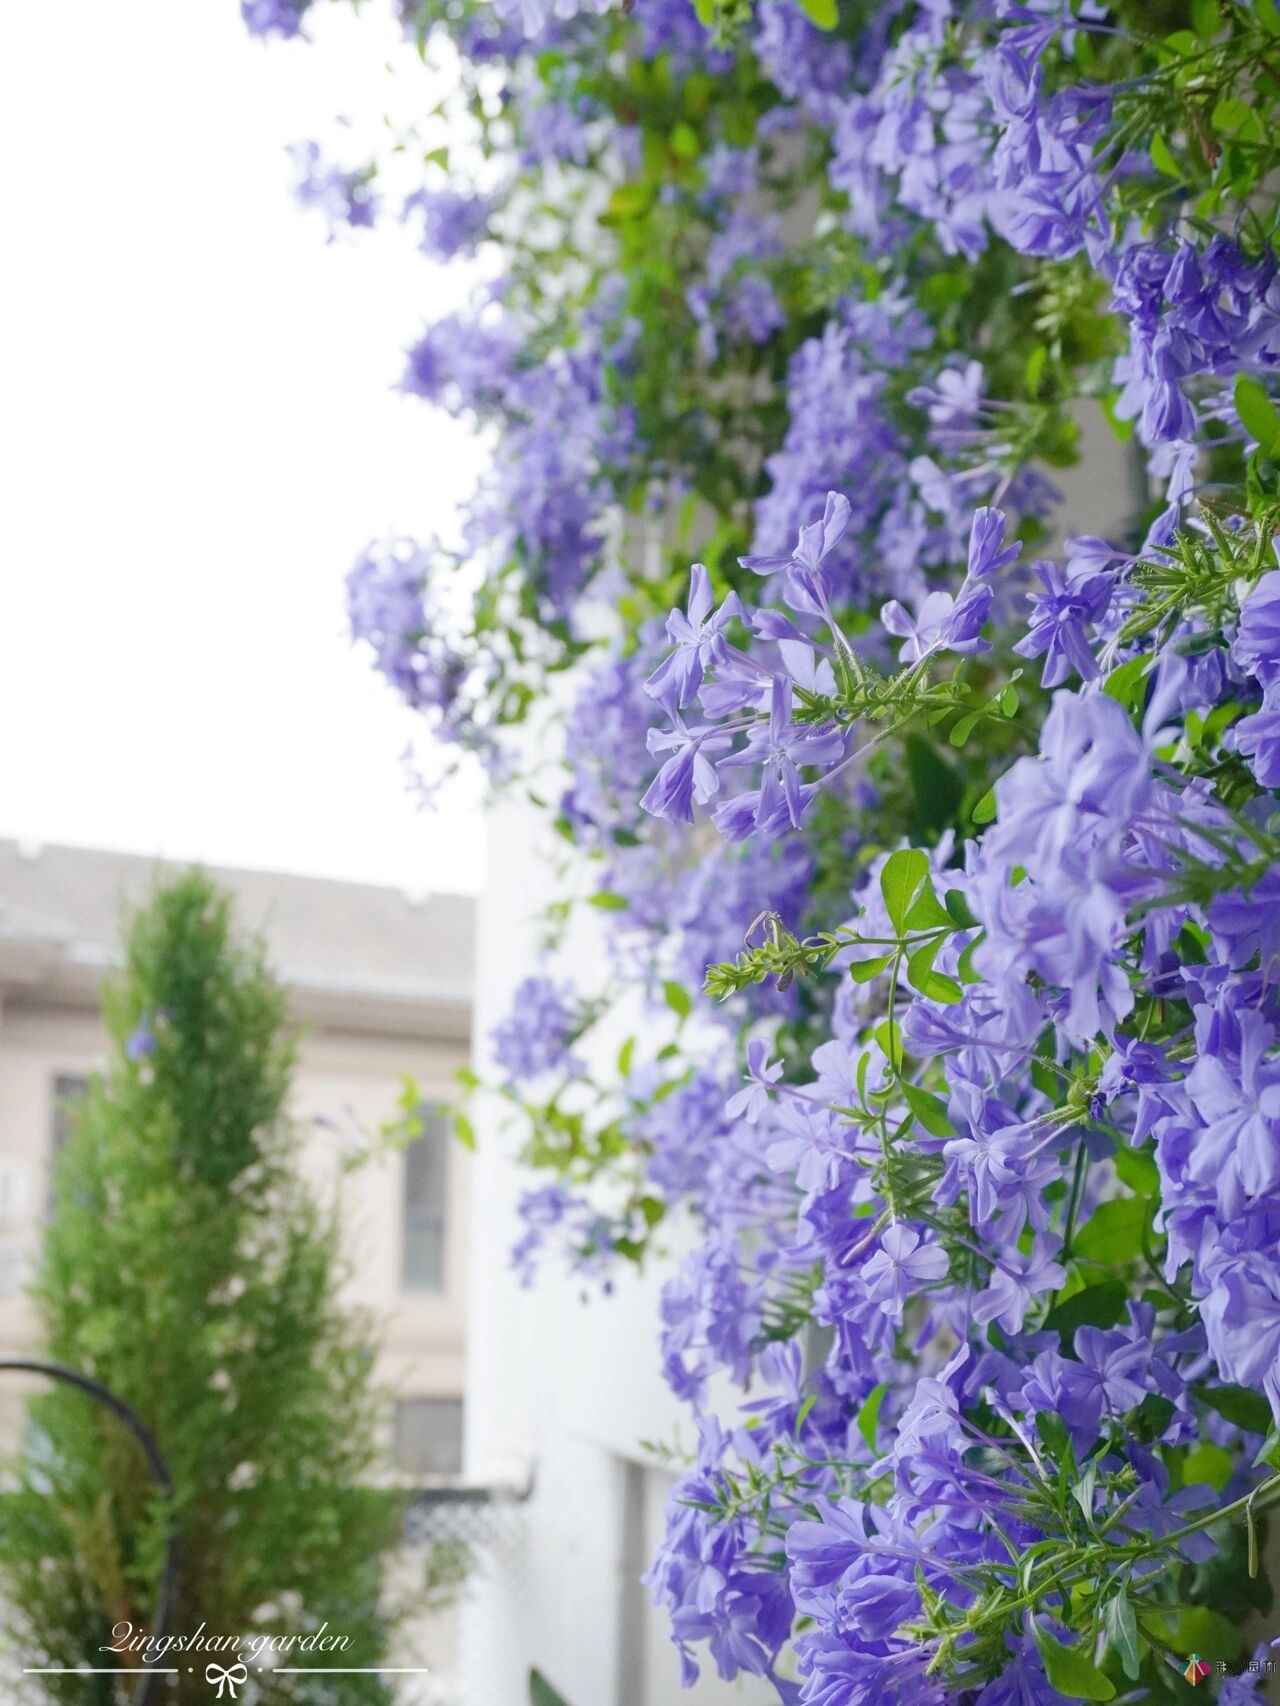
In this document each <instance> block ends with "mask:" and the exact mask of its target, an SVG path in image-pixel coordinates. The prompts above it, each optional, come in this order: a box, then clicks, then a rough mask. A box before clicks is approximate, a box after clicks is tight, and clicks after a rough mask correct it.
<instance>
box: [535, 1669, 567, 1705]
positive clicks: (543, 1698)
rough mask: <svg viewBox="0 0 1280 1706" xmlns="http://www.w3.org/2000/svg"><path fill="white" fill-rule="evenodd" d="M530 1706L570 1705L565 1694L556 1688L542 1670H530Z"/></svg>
mask: <svg viewBox="0 0 1280 1706" xmlns="http://www.w3.org/2000/svg"><path fill="white" fill-rule="evenodd" d="M529 1706H568V1702H567V1701H566V1699H565V1697H564V1695H563V1694H557V1693H556V1691H555V1689H554V1688H552V1686H551V1684H550V1683H549V1682H548V1681H547V1679H546V1677H545V1676H543V1674H542V1672H541V1671H540V1670H531V1671H530V1672H529Z"/></svg>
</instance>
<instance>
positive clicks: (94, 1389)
mask: <svg viewBox="0 0 1280 1706" xmlns="http://www.w3.org/2000/svg"><path fill="white" fill-rule="evenodd" d="M4 1373H12V1374H39V1375H42V1376H43V1377H44V1378H45V1379H46V1380H60V1381H62V1383H63V1384H64V1385H66V1386H74V1387H75V1388H76V1389H77V1391H80V1392H83V1393H84V1394H85V1396H86V1397H88V1398H92V1399H93V1401H94V1402H95V1403H96V1404H101V1406H102V1407H103V1409H104V1410H110V1412H111V1414H112V1415H113V1416H115V1417H116V1419H117V1420H118V1421H120V1422H122V1423H123V1425H124V1426H125V1427H126V1428H127V1429H128V1431H129V1432H130V1433H131V1434H132V1435H133V1437H134V1439H136V1440H137V1442H138V1444H139V1446H140V1447H141V1448H142V1455H143V1456H144V1457H145V1458H146V1460H147V1468H148V1470H149V1471H150V1473H151V1479H152V1480H153V1481H154V1482H155V1484H156V1486H157V1487H158V1488H159V1490H160V1492H161V1493H163V1494H164V1496H165V1499H166V1501H167V1503H168V1506H169V1519H168V1535H167V1537H166V1541H165V1554H164V1568H163V1569H162V1570H161V1572H160V1581H159V1584H158V1587H157V1590H156V1607H155V1613H154V1616H153V1617H152V1626H151V1636H152V1639H153V1640H160V1639H162V1638H163V1637H164V1636H165V1635H167V1634H168V1633H169V1626H170V1624H171V1622H172V1621H173V1611H174V1605H175V1603H176V1601H177V1596H178V1529H177V1522H176V1519H175V1517H174V1515H173V1476H172V1475H171V1474H170V1472H169V1465H168V1463H167V1462H166V1461H165V1457H164V1453H163V1452H162V1451H161V1450H160V1447H159V1446H158V1445H157V1444H156V1438H155V1435H154V1434H153V1433H152V1432H151V1429H150V1428H149V1427H148V1426H147V1425H146V1423H145V1422H144V1421H143V1420H142V1418H141V1417H140V1416H139V1415H137V1414H136V1412H135V1411H133V1410H132V1409H131V1408H130V1407H129V1405H128V1404H126V1403H125V1401H124V1399H123V1398H119V1397H117V1396H116V1394H115V1393H114V1392H113V1391H112V1390H111V1389H110V1387H108V1386H104V1385H103V1384H102V1382H101V1381H99V1380H94V1379H92V1378H91V1377H90V1376H89V1375H87V1374H79V1373H77V1371H76V1370H75V1369H73V1368H63V1367H62V1366H61V1365H60V1364H59V1363H56V1362H42V1361H40V1360H39V1359H38V1358H35V1357H0V1374H4ZM121 1674H122V1675H124V1674H126V1673H124V1672H122V1673H121ZM158 1683H159V1676H158V1674H157V1672H155V1671H153V1670H149V1669H146V1668H145V1667H144V1669H143V1671H142V1680H141V1682H140V1684H139V1687H138V1692H137V1693H136V1694H135V1695H134V1696H133V1700H132V1706H153V1702H154V1701H155V1700H156V1698H157V1696H156V1687H157V1685H158Z"/></svg>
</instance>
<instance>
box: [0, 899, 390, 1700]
mask: <svg viewBox="0 0 1280 1706" xmlns="http://www.w3.org/2000/svg"><path fill="white" fill-rule="evenodd" d="M105 1010H106V1020H107V1025H108V1029H109V1032H110V1037H111V1060H110V1065H109V1067H108V1069H107V1071H106V1072H105V1074H103V1075H102V1076H100V1077H98V1078H96V1079H95V1080H94V1082H93V1083H92V1085H91V1087H90V1089H89V1091H88V1093H87V1095H86V1097H85V1098H84V1100H83V1102H82V1103H81V1104H80V1106H79V1108H78V1110H77V1113H76V1116H75V1119H74V1128H73V1134H72V1137H71V1139H70V1141H69V1142H68V1144H67V1145H66V1147H65V1149H64V1150H63V1152H62V1154H61V1156H60V1157H59V1163H58V1166H57V1173H56V1203H55V1207H54V1211H53V1215H52V1220H51V1224H50V1226H49V1228H48V1235H47V1240H46V1243H45V1247H44V1253H43V1258H42V1262H41V1265H40V1269H39V1272H38V1278H37V1281H36V1285H35V1292H34V1295H35V1299H36V1303H37V1307H38V1311H39V1319H40V1325H41V1329H42V1334H43V1339H44V1346H45V1354H47V1355H48V1356H49V1357H51V1358H52V1359H53V1360H55V1361H57V1362H60V1363H64V1364H66V1365H69V1366H70V1367H72V1368H74V1369H77V1370H79V1371H81V1372H83V1373H86V1374H89V1375H91V1376H93V1377H95V1378H96V1379H98V1380H100V1381H102V1382H103V1383H104V1384H105V1385H107V1386H109V1387H110V1388H111V1389H112V1390H113V1391H114V1392H115V1393H117V1394H118V1395H119V1396H120V1397H121V1398H122V1399H124V1400H125V1402H126V1403H128V1404H129V1405H131V1406H132V1407H133V1409H134V1410H135V1411H136V1412H137V1413H138V1415H139V1416H140V1417H141V1418H142V1420H143V1421H144V1422H145V1423H146V1424H147V1425H148V1426H149V1427H150V1429H151V1430H152V1432H153V1433H154V1435H155V1437H156V1439H157V1441H158V1442H159V1445H160V1447H161V1449H162V1451H163V1452H164V1454H165V1456H166V1457H167V1459H168V1461H169V1465H170V1467H171V1470H172V1474H173V1479H174V1485H175V1502H174V1511H173V1515H174V1517H175V1518H176V1523H177V1528H178V1532H179V1536H180V1544H181V1564H180V1571H179V1587H178V1599H177V1612H176V1616H175V1619H174V1632H175V1633H176V1634H178V1635H184V1636H192V1635H194V1634H195V1632H196V1631H197V1630H198V1629H199V1627H200V1626H201V1624H203V1625H205V1630H206V1634H207V1635H220V1636H223V1635H225V1636H234V1635H240V1636H243V1637H246V1638H248V1637H252V1636H253V1635H254V1634H255V1633H260V1632H264V1631H270V1632H275V1633H279V1634H285V1635H290V1634H291V1635H294V1636H296V1637H301V1636H305V1635H307V1634H308V1633H312V1632H314V1631H315V1630H317V1629H319V1628H320V1627H321V1626H322V1625H324V1624H326V1623H327V1624H328V1633H329V1634H331V1635H336V1636H344V1637H346V1639H347V1642H348V1645H347V1646H346V1647H345V1649H343V1650H342V1651H341V1653H340V1654H334V1653H329V1654H327V1655H326V1654H322V1653H318V1652H313V1653H311V1654H309V1655H302V1654H294V1655H291V1656H290V1658H288V1659H287V1660H282V1661H281V1662H282V1663H288V1664H291V1665H308V1664H311V1665H315V1666H320V1665H344V1666H352V1667H357V1666H373V1665H377V1664H378V1663H379V1662H380V1661H381V1660H382V1657H383V1655H384V1653H385V1650H386V1641H387V1637H388V1623H387V1618H386V1616H385V1615H384V1612H383V1609H382V1604H381V1602H382V1594H381V1585H382V1575H383V1565H384V1562H385V1560H386V1556H387V1553H388V1551H389V1549H390V1548H391V1546H392V1545H393V1544H394V1542H395V1539H396V1537H397V1534H398V1531H399V1512H398V1510H397V1508H396V1506H395V1504H394V1502H393V1501H392V1500H391V1498H390V1497H389V1496H388V1495H387V1494H386V1493H384V1492H379V1491H376V1490H375V1489H374V1488H373V1487H372V1486H371V1472H372V1471H374V1470H375V1468H376V1464H377V1459H378V1447H377V1437H378V1422H379V1417H380V1413H381V1400H380V1397H379V1395H378V1393H377V1392H376V1390H375V1389H374V1387H373V1386H372V1384H371V1372H372V1353H371V1350H370V1346H369V1334H368V1324H367V1322H365V1321H363V1320H362V1319H360V1318H357V1317H355V1316H353V1315H352V1314H351V1313H350V1312H348V1311H347V1310H345V1309H344V1308H343V1307H342V1305H341V1303H340V1300H339V1286H340V1283H341V1279H342V1264H341V1257H340V1249H339V1236H338V1224H337V1219H336V1211H335V1208H334V1206H326V1205H324V1204H322V1203H321V1202H320V1201H319V1200H318V1198H317V1197H316V1196H315V1194H314V1193H313V1192H312V1191H311V1190H309V1189H308V1188H307V1186H306V1185H305V1184H304V1183H303V1182H302V1180H301V1178H300V1177H299V1169H298V1136H297V1133H296V1132H295V1130H294V1129H293V1128H292V1127H291V1126H290V1123H289V1120H288V1118H287V1115H286V1112H285V1104H286V1098H287V1095H288V1090H289V1083H290V1074H291V1070H292V1067H293V1064H294V1043H293V1040H292V1038H291V1036H290V1034H289V1031H288V1028H287V1025H286V1022H285V1011H284V1001H283V997H282V993H281V990H280V989H279V987H278V985H277V984H276V983H275V981H274V980H273V978H272V977H271V975H270V974H269V972H268V971H267V969H266V966H265V963H264V956H263V949H262V946H261V944H259V943H250V942H246V941H242V940H240V939H238V938H237V936H236V935H235V933H234V932H233V929H232V923H231V917H230V904H229V901H228V899H227V898H226V897H225V896H223V895H221V894H220V893H219V892H218V891H217V890H216V888H215V887H214V885H213V884H212V883H211V882H210V881H209V880H208V878H207V877H205V876H204V875H203V874H202V873H200V872H198V871H195V872H191V873H190V874H188V875H185V876H183V877H181V878H180V879H179V880H177V881H175V882H173V883H171V884H169V885H168V886H163V887H160V888H159V889H158V890H157V891H156V893H155V894H154V896H153V898H152V900H151V902H150V904H149V905H147V906H146V907H145V908H144V909H143V910H142V911H141V912H139V913H138V914H137V915H136V916H135V917H134V919H133V921H132V925H131V927H130V929H129V931H128V936H127V953H126V961H125V969H124V973H123V976H122V977H121V978H120V979H119V980H118V981H117V983H116V984H115V985H114V986H113V987H112V988H111V989H110V990H109V991H108V994H107V997H106V1002H105ZM29 1422H30V1426H29V1439H28V1447H27V1450H26V1453H25V1455H24V1458H23V1461H22V1463H21V1464H20V1465H19V1466H18V1467H17V1471H16V1476H17V1484H16V1490H13V1491H11V1492H10V1493H9V1494H8V1495H7V1496H5V1497H4V1498H2V1499H0V1602H3V1614H4V1617H5V1619H6V1621H7V1622H8V1625H9V1631H8V1632H9V1634H10V1636H11V1638H12V1640H13V1642H14V1644H15V1645H16V1647H17V1650H18V1651H19V1652H20V1653H21V1654H23V1655H24V1657H23V1658H22V1661H21V1662H22V1663H24V1664H42V1665H68V1666H70V1665H77V1664H88V1665H110V1664H113V1663H118V1664H122V1665H129V1664H136V1663H137V1662H138V1660H137V1658H136V1657H135V1658H133V1659H127V1658H116V1657H114V1656H113V1655H111V1654H110V1653H107V1654H104V1653H103V1648H104V1647H108V1646H110V1645H112V1644H116V1643H113V1636H112V1631H113V1629H117V1628H118V1627H119V1626H120V1625H121V1624H126V1623H127V1624H132V1625H133V1626H134V1628H135V1629H136V1630H139V1631H145V1630H147V1629H148V1628H149V1627H150V1618H151V1615H152V1612H153V1609H154V1605H155V1598H156V1590H157V1584H158V1581H159V1578H160V1571H161V1564H162V1557H163V1551H164V1540H165V1532H166V1521H167V1518H168V1515H169V1512H168V1511H167V1510H166V1508H165V1505H164V1502H163V1501H162V1500H161V1499H159V1498H158V1496H157V1494H156V1492H155V1490H154V1487H153V1485H152V1483H151V1481H150V1480H149V1477H148V1473H147V1469H146V1465H145V1462H144V1460H143V1458H142V1455H141V1453H140V1451H139V1449H138V1447H137V1444H136V1442H135V1441H133V1440H132V1439H131V1438H130V1436H129V1435H128V1434H127V1433H126V1432H125V1430H124V1429H123V1427H122V1426H121V1424H120V1423H119V1422H118V1421H117V1420H116V1419H115V1418H113V1417H112V1416H111V1415H110V1414H109V1413H108V1412H105V1411H103V1410H102V1409H100V1408H99V1407H98V1406H96V1405H94V1404H93V1403H91V1402H90V1401H89V1400H88V1399H87V1398H85V1397H84V1396H83V1395H82V1394H81V1393H79V1392H76V1391H73V1390H70V1389H68V1388H55V1389H52V1390H50V1391H48V1392H44V1393H42V1394H41V1395H40V1396H38V1397H36V1398H34V1399H33V1400H32V1402H31V1404H30V1415H29ZM26 1655H30V1656H26ZM211 1659H212V1660H213V1661H214V1662H221V1663H222V1664H224V1665H226V1664H230V1663H231V1662H232V1660H231V1659H229V1658H227V1657H225V1656H223V1657H220V1656H219V1655H217V1654H213V1655H210V1654H208V1653H199V1652H198V1653H194V1654H191V1655H187V1654H178V1655H173V1654H171V1655H170V1656H169V1657H167V1658H166V1659H165V1660H164V1661H163V1662H164V1663H165V1664H169V1665H176V1666H177V1667H178V1674H177V1675H176V1676H171V1677H169V1678H168V1680H167V1685H166V1686H165V1687H163V1688H162V1689H161V1693H160V1698H161V1699H162V1700H163V1701H164V1702H165V1706H195V1703H196V1702H199V1703H200V1706H206V1703H207V1702H208V1701H209V1699H210V1698H211V1688H210V1683H209V1682H208V1681H207V1680H206V1674H205V1673H206V1667H207V1664H208V1663H209V1662H210V1661H211ZM253 1679H254V1683H255V1685H256V1689H257V1692H255V1691H254V1690H252V1689H251V1690H249V1694H248V1697H249V1698H252V1699H256V1700H261V1701H263V1702H277V1701H278V1702H281V1703H282V1706H283V1703H284V1702H298V1703H307V1706H337V1703H341V1706H346V1703H347V1702H350V1703H352V1706H355V1703H361V1706H364V1703H368V1706H377V1703H383V1702H386V1701H387V1700H388V1699H389V1693H388V1690H387V1687H386V1684H385V1682H384V1681H383V1680H381V1679H378V1678H375V1677H369V1676H365V1677H355V1676H348V1677H332V1676H331V1677H327V1678H321V1677H319V1676H315V1677H310V1678H308V1677H305V1676H301V1677H299V1676H291V1677H277V1678H275V1679H269V1678H268V1677H259V1676H258V1675H257V1673H256V1670H255V1671H254V1672H253ZM41 1686H42V1687H43V1688H44V1690H45V1692H46V1696H47V1697H48V1698H50V1699H53V1700H57V1701H59V1702H62V1701H66V1702H67V1703H68V1706H115V1702H117V1701H118V1700H120V1699H121V1698H122V1695H123V1693H124V1691H123V1689H122V1687H121V1685H120V1680H119V1679H118V1678H114V1677H110V1676H100V1677H92V1678H91V1677H86V1676H79V1677H67V1678H57V1677H52V1678H42V1679H41ZM130 1692H131V1691H130ZM240 1692H241V1699H242V1700H243V1699H244V1698H245V1690H244V1689H242V1690H241V1691H240Z"/></svg>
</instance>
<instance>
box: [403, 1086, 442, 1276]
mask: <svg viewBox="0 0 1280 1706" xmlns="http://www.w3.org/2000/svg"><path fill="white" fill-rule="evenodd" d="M421 1118H422V1133H421V1135H420V1136H419V1137H415V1138H414V1139H413V1141H412V1142H411V1143H410V1144H409V1145H408V1147H407V1148H406V1149H405V1152H404V1266H403V1273H402V1276H401V1277H402V1283H403V1285H404V1289H405V1290H406V1291H442V1290H443V1289H444V1243H445V1203H446V1199H447V1195H448V1189H449V1127H448V1121H447V1119H446V1118H445V1115H444V1114H443V1113H442V1112H441V1110H440V1109H439V1108H423V1109H422V1110H421Z"/></svg>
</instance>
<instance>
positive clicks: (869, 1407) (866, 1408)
mask: <svg viewBox="0 0 1280 1706" xmlns="http://www.w3.org/2000/svg"><path fill="white" fill-rule="evenodd" d="M888 1390H889V1388H888V1386H887V1385H886V1384H885V1382H884V1381H883V1380H882V1381H881V1382H880V1384H879V1386H873V1387H872V1388H871V1390H870V1392H868V1393H867V1395H866V1397H865V1398H864V1399H863V1400H862V1406H861V1408H860V1409H859V1411H858V1414H857V1416H856V1417H855V1418H854V1425H855V1426H856V1427H857V1430H858V1432H859V1433H860V1434H861V1435H862V1437H863V1439H865V1440H866V1442H867V1449H868V1451H874V1450H875V1448H876V1423H877V1422H878V1421H879V1420H880V1406H881V1405H882V1404H883V1403H884V1395H885V1393H886V1392H887V1391H888Z"/></svg>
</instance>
